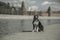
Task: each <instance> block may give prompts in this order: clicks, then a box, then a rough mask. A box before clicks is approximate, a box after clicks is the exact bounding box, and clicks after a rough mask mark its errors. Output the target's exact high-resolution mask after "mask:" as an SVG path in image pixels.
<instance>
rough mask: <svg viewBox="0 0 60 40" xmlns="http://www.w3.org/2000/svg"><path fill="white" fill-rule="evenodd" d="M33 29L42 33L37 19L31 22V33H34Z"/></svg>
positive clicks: (42, 28)
mask: <svg viewBox="0 0 60 40" xmlns="http://www.w3.org/2000/svg"><path fill="white" fill-rule="evenodd" d="M35 29H36V31H37V32H40V31H44V27H43V25H42V24H41V22H40V21H39V19H36V20H34V21H33V32H34V31H35Z"/></svg>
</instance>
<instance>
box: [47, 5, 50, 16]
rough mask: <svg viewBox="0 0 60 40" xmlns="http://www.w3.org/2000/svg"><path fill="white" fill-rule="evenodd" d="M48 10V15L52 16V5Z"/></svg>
mask: <svg viewBox="0 0 60 40" xmlns="http://www.w3.org/2000/svg"><path fill="white" fill-rule="evenodd" d="M47 12H48V16H51V7H50V6H49V7H48V10H47Z"/></svg>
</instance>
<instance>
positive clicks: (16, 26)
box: [0, 19, 60, 35]
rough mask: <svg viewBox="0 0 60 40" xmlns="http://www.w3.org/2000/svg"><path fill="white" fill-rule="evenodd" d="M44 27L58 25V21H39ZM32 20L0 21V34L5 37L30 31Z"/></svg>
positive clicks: (59, 20) (59, 21)
mask: <svg viewBox="0 0 60 40" xmlns="http://www.w3.org/2000/svg"><path fill="white" fill-rule="evenodd" d="M40 22H41V23H42V25H43V26H44V27H46V26H48V25H53V24H58V23H60V19H51V20H50V19H40ZM32 27H33V26H32V19H30V20H29V19H28V20H19V19H18V20H17V19H16V20H15V19H8V20H7V19H0V34H2V35H6V34H11V33H16V32H21V31H27V30H28V31H29V30H32Z"/></svg>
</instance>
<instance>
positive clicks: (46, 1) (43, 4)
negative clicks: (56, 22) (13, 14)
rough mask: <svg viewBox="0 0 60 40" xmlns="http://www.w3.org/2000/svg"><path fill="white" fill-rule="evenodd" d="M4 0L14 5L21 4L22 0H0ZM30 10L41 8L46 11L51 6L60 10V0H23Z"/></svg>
mask: <svg viewBox="0 0 60 40" xmlns="http://www.w3.org/2000/svg"><path fill="white" fill-rule="evenodd" d="M0 1H3V2H9V3H10V4H14V6H18V7H20V6H21V1H22V0H0ZM23 1H24V2H25V5H26V7H28V10H41V11H46V10H47V8H48V7H49V6H51V8H52V10H60V0H23Z"/></svg>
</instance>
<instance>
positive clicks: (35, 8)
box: [28, 6, 38, 11]
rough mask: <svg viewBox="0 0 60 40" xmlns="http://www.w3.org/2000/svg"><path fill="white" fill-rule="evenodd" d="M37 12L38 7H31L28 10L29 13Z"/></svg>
mask: <svg viewBox="0 0 60 40" xmlns="http://www.w3.org/2000/svg"><path fill="white" fill-rule="evenodd" d="M36 10H38V6H30V7H29V8H28V11H36Z"/></svg>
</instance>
